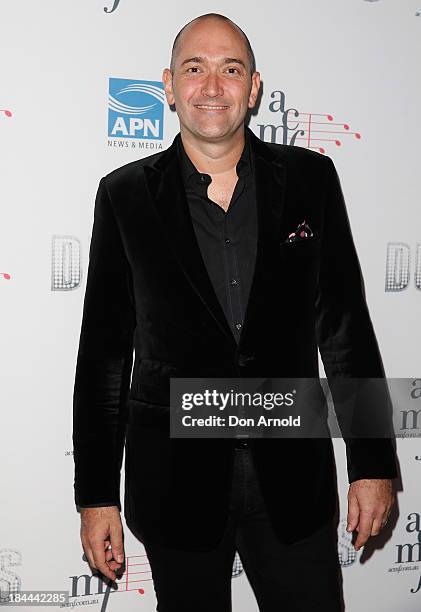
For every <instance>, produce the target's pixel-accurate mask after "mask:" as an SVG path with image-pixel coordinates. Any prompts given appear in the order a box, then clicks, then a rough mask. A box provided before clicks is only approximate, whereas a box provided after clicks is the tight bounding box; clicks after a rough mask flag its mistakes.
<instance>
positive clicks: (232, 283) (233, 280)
mask: <svg viewBox="0 0 421 612" xmlns="http://www.w3.org/2000/svg"><path fill="white" fill-rule="evenodd" d="M236 284H237V281H236V280H235V278H233V279H232V280H230V285H231V287H235V285H236Z"/></svg>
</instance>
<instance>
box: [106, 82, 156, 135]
mask: <svg viewBox="0 0 421 612" xmlns="http://www.w3.org/2000/svg"><path fill="white" fill-rule="evenodd" d="M164 99H165V94H164V87H163V84H162V83H161V82H160V81H134V80H132V79H115V78H110V79H109V94H108V136H113V137H115V138H136V139H153V140H162V137H163V127H164V126H163V124H164Z"/></svg>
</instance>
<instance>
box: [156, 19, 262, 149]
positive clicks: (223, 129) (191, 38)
mask: <svg viewBox="0 0 421 612" xmlns="http://www.w3.org/2000/svg"><path fill="white" fill-rule="evenodd" d="M173 68H174V72H173V74H171V71H170V70H169V69H168V68H166V69H165V70H164V72H163V79H162V80H163V82H164V88H165V94H166V97H167V101H168V103H169V104H170V105H172V104H175V108H176V112H177V114H178V117H179V120H180V128H181V131H188V132H190V134H191V135H193V136H194V137H195V138H198V139H201V140H206V141H220V140H224V139H227V138H229V137H230V136H232V135H233V134H234V133H235V132H236V131H237V130H238V129H239V127H241V126H242V125H243V123H244V119H245V116H246V114H247V110H248V108H253V106H254V105H255V103H256V98H257V94H258V91H259V87H260V75H259V73H258V72H254V74H253V75H251V74H250V60H249V56H248V53H247V46H246V42H245V40H244V37H243V36H242V34H241V32H239V31H238V30H237V29H236V28H235V27H234V26H233V25H231V24H230V23H229V22H225V21H221V20H218V19H215V18H206V19H201V20H199V21H196V22H193V23H192V24H189V25H188V26H187V27H186V29H185V30H184V31H183V33H182V34H181V36H180V39H179V41H178V44H177V51H176V56H175V58H174V65H173Z"/></svg>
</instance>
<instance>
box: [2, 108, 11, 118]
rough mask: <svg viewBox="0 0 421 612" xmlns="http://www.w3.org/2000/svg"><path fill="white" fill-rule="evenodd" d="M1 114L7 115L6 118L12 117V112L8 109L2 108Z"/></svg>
mask: <svg viewBox="0 0 421 612" xmlns="http://www.w3.org/2000/svg"><path fill="white" fill-rule="evenodd" d="M0 113H4V114H5V115H6V117H11V116H12V111H10V110H7V108H0Z"/></svg>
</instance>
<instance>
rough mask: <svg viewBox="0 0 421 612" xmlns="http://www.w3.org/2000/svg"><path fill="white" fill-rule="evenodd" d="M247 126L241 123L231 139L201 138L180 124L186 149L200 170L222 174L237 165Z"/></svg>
mask: <svg viewBox="0 0 421 612" xmlns="http://www.w3.org/2000/svg"><path fill="white" fill-rule="evenodd" d="M244 132H245V126H244V124H241V125H240V126H239V128H238V130H237V131H236V132H235V133H234V134H233V135H232V136H231V137H230V139H229V140H221V141H220V142H211V141H205V140H199V139H197V138H196V137H195V135H194V134H192V133H191V132H189V131H187V130H185V129H183V126H180V136H181V140H182V143H183V147H184V150H185V151H186V153H187V155H188V156H189V158H190V159H191V161H192V162H193V164H194V165H195V166H196V168H197V169H198V171H199V172H203V173H206V174H210V175H212V174H222V173H225V172H229V171H230V170H232V169H233V168H235V167H236V165H237V163H238V161H239V159H240V157H241V154H242V152H243V149H244V145H245V133H244Z"/></svg>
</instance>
